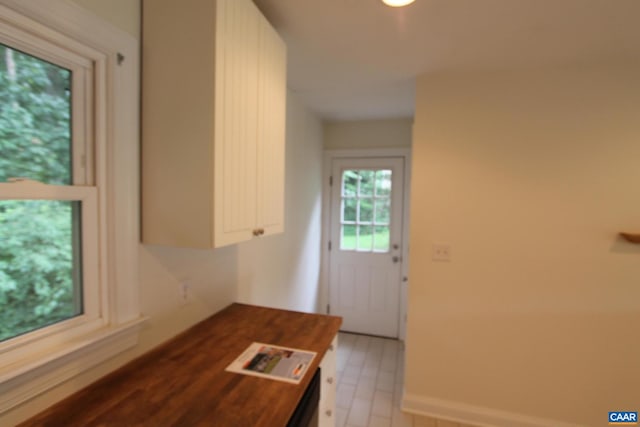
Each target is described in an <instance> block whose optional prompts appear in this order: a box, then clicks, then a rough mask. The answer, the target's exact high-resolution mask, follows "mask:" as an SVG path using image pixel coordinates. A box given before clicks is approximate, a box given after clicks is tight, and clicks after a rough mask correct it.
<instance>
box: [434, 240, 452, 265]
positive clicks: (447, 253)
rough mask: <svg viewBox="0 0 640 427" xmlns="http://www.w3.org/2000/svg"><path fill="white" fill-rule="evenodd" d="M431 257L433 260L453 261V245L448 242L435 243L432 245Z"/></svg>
mask: <svg viewBox="0 0 640 427" xmlns="http://www.w3.org/2000/svg"><path fill="white" fill-rule="evenodd" d="M431 259H432V260H433V261H444V262H449V261H451V246H450V245H447V244H441V243H439V244H434V245H433V246H432V252H431Z"/></svg>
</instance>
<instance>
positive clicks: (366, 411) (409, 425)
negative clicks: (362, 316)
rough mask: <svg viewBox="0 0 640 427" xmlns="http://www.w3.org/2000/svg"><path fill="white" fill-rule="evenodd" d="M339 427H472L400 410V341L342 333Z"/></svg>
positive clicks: (339, 348)
mask: <svg viewBox="0 0 640 427" xmlns="http://www.w3.org/2000/svg"><path fill="white" fill-rule="evenodd" d="M337 373H338V391H337V397H336V427H471V426H466V425H463V424H458V423H455V422H451V421H444V420H436V419H434V418H429V417H420V416H412V415H409V414H405V413H403V412H402V411H401V410H400V404H401V399H402V388H403V381H404V345H403V343H402V342H401V341H397V340H392V339H385V338H376V337H369V336H365V335H356V334H350V333H344V332H340V334H339V335H338V360H337Z"/></svg>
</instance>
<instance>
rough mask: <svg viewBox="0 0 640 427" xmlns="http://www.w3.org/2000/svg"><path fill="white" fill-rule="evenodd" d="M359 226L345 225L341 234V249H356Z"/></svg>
mask: <svg viewBox="0 0 640 427" xmlns="http://www.w3.org/2000/svg"><path fill="white" fill-rule="evenodd" d="M357 227H358V226H357V225H343V226H342V229H341V233H340V249H342V250H343V251H354V250H355V249H356V240H357V239H358V236H357Z"/></svg>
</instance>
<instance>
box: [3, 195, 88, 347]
mask: <svg viewBox="0 0 640 427" xmlns="http://www.w3.org/2000/svg"><path fill="white" fill-rule="evenodd" d="M79 204H80V202H68V201H58V200H2V201H0V242H1V244H0V341H2V340H6V339H9V338H13V337H15V336H18V335H21V334H24V333H26V332H30V331H33V330H35V329H39V328H42V327H44V326H48V325H51V324H53V323H56V322H60V321H62V320H66V319H69V318H71V317H74V316H77V315H79V314H81V313H82V298H81V289H82V286H81V283H80V282H81V271H80V270H81V269H80V253H81V248H80V205H79Z"/></svg>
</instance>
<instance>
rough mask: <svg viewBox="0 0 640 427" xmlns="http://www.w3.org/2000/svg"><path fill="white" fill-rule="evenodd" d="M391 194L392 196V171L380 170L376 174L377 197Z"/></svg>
mask: <svg viewBox="0 0 640 427" xmlns="http://www.w3.org/2000/svg"><path fill="white" fill-rule="evenodd" d="M389 194H391V171H390V170H379V171H377V172H376V196H388V195H389Z"/></svg>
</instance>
